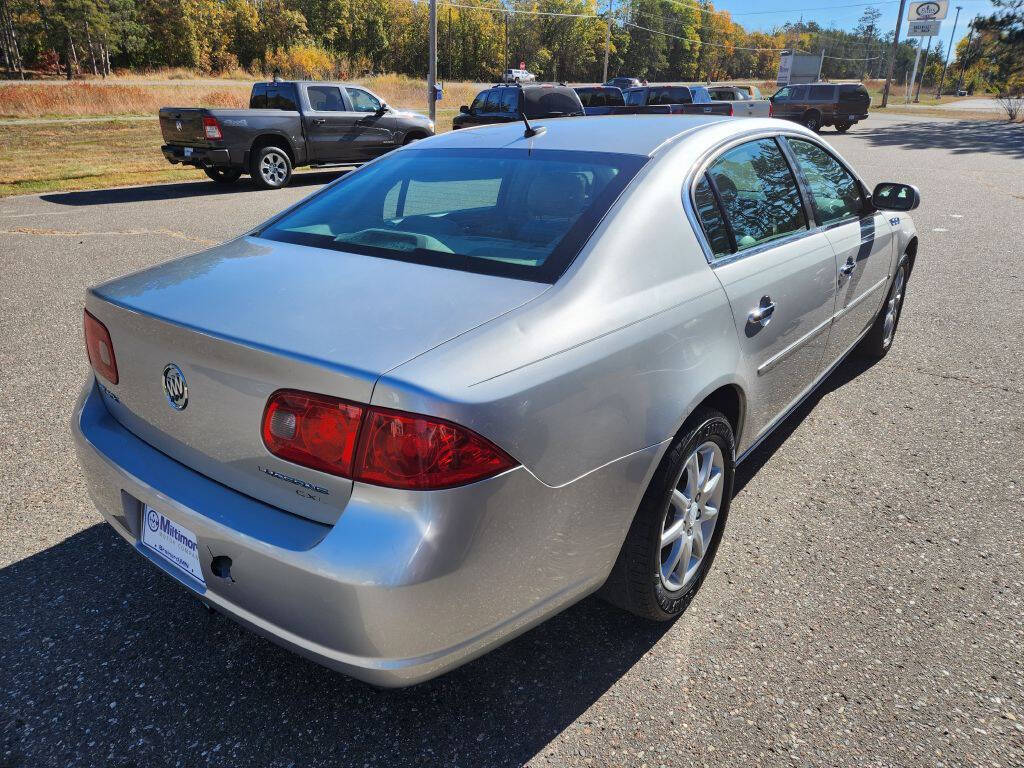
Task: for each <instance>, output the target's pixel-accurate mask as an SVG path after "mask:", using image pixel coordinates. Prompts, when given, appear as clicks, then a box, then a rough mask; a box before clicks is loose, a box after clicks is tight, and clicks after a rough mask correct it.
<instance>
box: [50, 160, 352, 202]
mask: <svg viewBox="0 0 1024 768" xmlns="http://www.w3.org/2000/svg"><path fill="white" fill-rule="evenodd" d="M348 171H349V169H347V168H338V169H335V170H330V171H308V172H306V173H296V174H295V175H294V176H292V179H291V181H290V182H289V184H288V188H292V187H307V186H314V185H316V184H327V183H328V182H331V181H334V180H335V179H336V178H338V177H339V176H343V175H344V174H346V173H348ZM259 191H262V190H258V189H256V187H255V186H253V184H252V182H251V181H249V179H248V177H244V176H243V177H242V178H241V179H239V180H238V181H237V182H236V183H234V184H218V183H216V182H214V181H204V180H201V179H197V180H196V181H188V182H181V183H171V184H151V185H148V186H142V187H116V188H113V189H88V190H83V191H81V192H52V193H48V194H45V195H40V198H41V199H42V200H45V201H46V202H48V203H56V204H57V205H74V206H83V205H112V204H115V203H143V202H150V201H154V200H179V199H181V198H185V197H208V196H214V195H225V194H234V193H238V192H259ZM275 191H276V190H275Z"/></svg>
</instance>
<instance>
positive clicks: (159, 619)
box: [0, 524, 671, 768]
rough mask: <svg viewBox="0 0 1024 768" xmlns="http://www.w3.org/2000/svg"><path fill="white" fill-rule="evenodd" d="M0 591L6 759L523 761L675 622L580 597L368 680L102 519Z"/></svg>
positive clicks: (28, 564)
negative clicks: (473, 647)
mask: <svg viewBox="0 0 1024 768" xmlns="http://www.w3.org/2000/svg"><path fill="white" fill-rule="evenodd" d="M0 595H3V602H4V607H3V610H2V615H0V629H2V636H3V638H4V641H3V643H2V646H0V691H3V696H4V698H5V699H6V702H7V703H6V704H5V705H4V707H3V716H2V717H0V732H2V733H3V736H4V741H5V747H4V752H5V753H6V757H5V758H4V759H0V765H3V766H4V768H7V767H8V766H33V765H44V764H45V765H50V764H53V765H68V764H71V763H78V762H81V763H83V764H87V765H88V764H92V765H95V764H105V765H115V766H116V765H126V766H127V765H131V766H135V765H155V764H158V763H159V764H165V763H167V764H174V763H175V761H176V760H181V761H183V762H184V764H191V763H194V764H198V763H199V762H202V763H204V764H206V763H208V762H209V763H211V764H214V765H225V766H235V765H253V766H281V768H284V766H289V765H293V766H308V765H359V766H363V765H388V766H392V765H408V764H412V765H419V764H422V765H447V766H454V765H458V766H478V765H486V766H504V765H510V766H511V765H522V764H523V763H525V762H527V761H529V760H531V759H532V758H533V757H534V756H535V755H536V754H537V753H538V752H539V751H541V750H542V749H543V748H544V746H545V745H546V744H547V743H548V742H549V741H550V740H551V739H553V738H554V737H555V736H557V735H558V734H559V733H561V732H562V731H563V730H564V729H565V728H567V727H568V726H569V725H570V724H571V723H572V722H573V721H575V720H577V719H578V718H580V716H581V715H583V714H584V713H585V712H586V710H587V709H588V708H589V707H590V706H591V705H592V704H593V703H594V702H595V701H596V700H597V699H598V698H599V697H601V696H602V695H603V694H605V693H606V692H607V691H608V690H609V688H611V687H612V686H613V685H614V684H615V683H616V681H618V680H619V679H620V678H621V677H622V676H623V675H624V674H625V673H626V672H627V671H628V670H629V669H630V668H631V667H632V666H633V665H634V664H635V663H636V662H637V661H638V660H639V659H640V658H641V657H642V656H643V655H644V654H645V653H647V652H648V651H649V650H650V649H651V647H652V646H654V645H655V643H657V641H658V640H659V638H660V637H661V636H662V635H663V634H664V633H665V632H666V631H667V630H668V628H669V627H670V626H671V625H669V624H655V623H650V622H645V621H641V620H638V619H636V618H635V617H632V616H630V615H628V614H626V613H624V612H622V611H619V610H617V609H615V608H612V607H610V606H608V605H606V604H604V603H603V602H601V601H599V600H597V599H596V598H588V599H586V600H584V601H582V602H581V603H579V604H577V605H575V606H573V607H571V608H569V609H568V610H566V611H564V612H562V613H561V614H559V615H557V616H555V617H553V618H551V619H550V620H548V621H547V622H545V623H544V624H542V625H540V626H539V627H537V628H535V629H533V630H531V631H530V632H528V633H526V634H524V635H523V636H521V637H519V638H517V639H515V640H513V641H512V642H510V643H508V644H507V645H505V646H503V647H501V648H499V649H497V650H495V651H493V652H492V653H490V654H487V655H486V656H483V657H481V658H480V659H477V660H476V661H473V662H471V663H470V664H468V665H466V666H464V667H462V668H460V669H457V670H455V671H453V672H451V673H449V674H447V675H444V676H442V677H441V678H438V679H436V680H433V681H430V682H427V683H423V684H421V685H419V686H415V687H413V688H408V689H404V690H378V689H375V688H372V687H370V686H368V685H365V684H362V683H359V682H357V681H354V680H352V679H350V678H347V677H345V676H344V675H341V674H337V673H334V672H331V671H329V670H327V669H325V668H322V667H320V666H317V665H315V664H313V663H311V662H308V661H305V660H303V659H302V658H300V657H298V656H296V655H294V654H292V653H290V652H288V651H285V650H283V649H281V648H278V647H277V646H275V645H273V644H272V643H270V642H269V641H266V640H264V639H262V638H260V637H258V636H256V635H254V634H252V633H250V632H248V631H247V630H245V629H243V628H241V627H240V626H238V625H236V624H235V623H234V622H232V621H231V620H229V619H227V618H225V617H223V616H221V615H219V614H214V613H208V612H207V611H206V609H205V608H203V607H202V605H201V604H200V603H199V601H198V600H196V599H195V598H194V597H193V596H192V595H191V594H190V593H188V592H187V591H186V590H185V589H184V588H182V587H181V586H179V585H178V584H177V583H176V582H174V581H173V580H171V579H170V578H169V577H167V576H166V575H164V574H163V573H161V572H159V571H157V570H156V569H154V568H153V567H152V566H151V565H150V564H149V563H147V562H146V561H145V560H144V559H143V558H141V557H140V556H139V555H138V554H137V553H135V552H134V551H133V550H132V548H131V547H129V546H127V545H126V544H125V542H124V541H123V540H122V539H121V538H120V537H119V536H118V535H117V534H115V533H114V531H113V530H112V529H111V528H110V527H109V526H107V525H105V524H97V525H95V526H92V527H90V528H87V529H86V530H84V531H82V532H81V533H78V534H75V535H73V536H71V537H70V538H68V539H67V540H66V541H64V542H62V543H60V544H58V545H56V546H54V547H51V548H50V549H47V550H45V551H42V552H40V553H38V554H36V555H33V556H31V557H28V558H25V559H24V560H21V561H19V562H16V563H14V564H12V565H10V566H8V567H7V568H4V569H2V570H0ZM493 599H494V600H501V599H502V595H501V594H500V593H496V594H494V595H493ZM410 631H415V628H410ZM627 695H628V694H627ZM593 727H594V728H595V729H598V728H599V727H600V726H598V725H596V724H595V725H594V726H593ZM623 735H624V736H625V737H626V738H628V735H627V734H623ZM581 738H585V737H584V736H582V735H581Z"/></svg>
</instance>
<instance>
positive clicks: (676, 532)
mask: <svg viewBox="0 0 1024 768" xmlns="http://www.w3.org/2000/svg"><path fill="white" fill-rule="evenodd" d="M684 531H686V517H680V518H679V519H678V520H676V521H675V522H674V523H672V525H671V526H669V527H668V528H666V529H665V530H664V531H662V533H661V546H662V547H667V546H668V545H669V544H671V543H672V542H674V541H676V540H677V539H679V538H681V537H682V535H683V533H684Z"/></svg>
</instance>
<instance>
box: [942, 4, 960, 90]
mask: <svg viewBox="0 0 1024 768" xmlns="http://www.w3.org/2000/svg"><path fill="white" fill-rule="evenodd" d="M962 7H963V6H960V5H958V6H957V7H956V16H954V17H953V32H952V34H950V36H949V47H948V48H947V49H946V61H945V62H944V63H943V64H942V76H941V77H940V78H939V87H938V88H936V89H935V98H936V99H941V98H942V82H943V81H944V80H945V79H946V67H948V66H949V52H950V51H952V50H953V40H954V39H955V38H956V23H957V22H958V21H960V9H961V8H962Z"/></svg>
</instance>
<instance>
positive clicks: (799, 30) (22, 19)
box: [0, 0, 1024, 82]
mask: <svg viewBox="0 0 1024 768" xmlns="http://www.w3.org/2000/svg"><path fill="white" fill-rule="evenodd" d="M997 2H998V3H1001V4H1008V5H1015V6H1016V12H1015V13H1016V14H1017V15H1016V17H1014V18H1017V20H1018V22H1017V23H1018V24H1019V16H1020V5H1021V3H1022V2H1024V0H997ZM880 15H881V14H880V13H879V11H878V10H876V9H874V8H870V7H869V8H867V9H866V10H865V12H864V14H863V16H862V17H861V19H860V21H859V23H858V25H857V26H856V28H854V29H852V30H844V29H838V28H831V27H823V26H821V25H819V24H817V23H816V22H808V23H803V22H802V21H800V22H793V23H787V24H783V25H781V26H779V27H777V28H776V29H774V30H772V31H770V32H762V31H751V32H748V31H747V30H746V29H744V27H743V26H742V25H740V24H738V23H737V22H735V21H734V20H733V19H732V17H731V16H730V14H729V13H728V12H726V11H722V10H719V9H716V8H715V6H714V5H713V4H712V3H711V2H710V1H709V0H619V2H616V0H601V6H600V7H599V6H598V0H438V71H439V74H440V76H441V78H442V79H451V80H479V81H486V80H489V79H493V78H495V77H497V76H498V75H499V74H500V72H501V71H502V70H503V69H505V68H506V67H509V66H518V64H519V62H524V63H525V65H526V68H527V69H530V70H531V71H533V72H536V73H537V74H538V75H539V76H540V77H542V78H544V79H549V80H569V81H596V80H599V79H600V78H601V76H602V73H603V65H604V56H605V45H606V38H607V39H608V41H609V51H610V54H609V74H610V75H614V74H620V73H621V74H629V75H635V76H637V77H643V78H647V79H648V80H652V81H655V80H658V81H672V80H690V81H700V80H725V79H731V78H761V79H770V78H773V77H774V75H775V73H776V71H777V68H778V60H779V51H780V50H782V49H791V50H800V51H805V52H811V53H819V52H821V51H824V52H825V56H826V58H825V59H824V63H823V67H822V76H823V77H825V78H830V79H837V78H868V77H884V76H885V74H886V72H887V70H888V63H889V58H890V56H891V48H892V45H891V43H892V34H893V32H892V30H883V29H881V28H880V27H879V25H878V19H879V17H880ZM1004 15H1005V14H1004ZM1011 15H1012V9H1011ZM1005 23H1006V22H1005V20H1004V21H1002V22H997V21H993V22H992V25H990V26H988V27H984V25H981V24H979V27H978V35H977V40H978V41H979V42H980V41H982V39H984V40H985V41H987V42H985V46H987V47H984V46H981V45H980V44H979V43H976V44H975V48H974V49H973V51H974V53H975V58H978V57H981V58H983V59H986V60H987V59H992V58H993V57H994V56H995V54H994V53H993V50H992V49H993V46H995V47H998V45H999V44H1000V43H1001V41H1002V37H1003V36H1002V32H1001V31H1000V30H1001V29H1002V27H1001V26H1000V24H1003V25H1004V26H1005ZM427 28H428V9H427V3H426V2H424V1H423V0H0V49H2V55H3V59H2V63H3V65H4V66H5V67H6V68H7V70H8V71H10V72H18V73H24V72H25V71H26V70H27V71H28V72H29V73H30V74H35V73H39V74H54V73H61V74H63V75H65V76H67V77H75V76H78V75H81V74H83V73H84V74H89V73H91V74H93V75H97V76H105V75H109V74H111V72H112V71H113V70H114V69H115V68H117V69H158V68H166V67H181V68H187V69H190V70H194V71H197V72H202V73H225V72H228V73H230V72H239V74H243V73H242V72H241V70H243V69H244V70H246V71H247V72H248V73H253V74H260V73H269V72H272V71H275V70H279V71H281V72H282V74H285V75H293V76H307V77H352V76H359V75H365V74H372V73H382V72H396V73H400V74H408V75H413V76H422V75H423V73H424V72H425V71H426V64H427V55H428V53H427ZM937 45H938V50H937V51H933V52H932V53H933V54H937V55H935V56H934V58H933V59H932V60H933V62H935V61H938V60H940V59H941V56H942V51H941V44H937ZM965 53H968V54H970V53H971V52H970V51H966V50H965ZM914 54H915V49H914V44H913V42H908V41H904V42H902V43H901V45H900V46H899V47H898V50H897V51H896V61H895V66H894V73H895V77H896V79H897V81H898V82H899V81H902V80H903V79H904V78H905V77H906V76H907V74H908V73H909V71H910V69H911V67H912V66H913V58H914ZM958 55H959V54H958ZM996 58H998V57H996ZM1022 58H1024V57H1018V59H1017V65H1018V68H1019V63H1020V61H1021V60H1022ZM999 60H1000V61H1004V60H1005V61H1006V62H1009V63H1008V64H1006V66H1003V67H1002V68H1001V69H1000V68H998V67H997V68H996V69H995V70H991V71H986V76H993V77H1003V78H1004V79H1005V77H1006V72H1005V71H1004V70H1007V69H1009V70H1012V69H1013V57H1012V56H1003V57H1002V58H1000V59H999ZM928 74H929V71H928V70H926V75H928ZM933 76H934V75H933Z"/></svg>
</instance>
